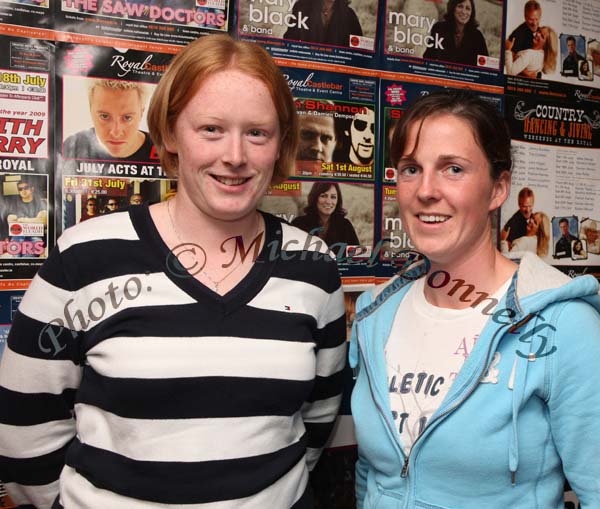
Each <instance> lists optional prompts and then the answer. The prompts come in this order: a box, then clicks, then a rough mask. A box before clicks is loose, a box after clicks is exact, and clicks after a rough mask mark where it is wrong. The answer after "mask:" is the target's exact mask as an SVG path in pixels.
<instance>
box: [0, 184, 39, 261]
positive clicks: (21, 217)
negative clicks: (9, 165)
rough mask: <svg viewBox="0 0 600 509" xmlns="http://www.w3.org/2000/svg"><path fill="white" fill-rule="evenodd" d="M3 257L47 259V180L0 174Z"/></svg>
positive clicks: (0, 246)
mask: <svg viewBox="0 0 600 509" xmlns="http://www.w3.org/2000/svg"><path fill="white" fill-rule="evenodd" d="M0 182H1V185H2V194H1V196H0V200H1V203H0V258H38V259H39V258H46V257H47V254H48V251H47V248H48V177H47V176H46V175H32V174H1V175H0Z"/></svg>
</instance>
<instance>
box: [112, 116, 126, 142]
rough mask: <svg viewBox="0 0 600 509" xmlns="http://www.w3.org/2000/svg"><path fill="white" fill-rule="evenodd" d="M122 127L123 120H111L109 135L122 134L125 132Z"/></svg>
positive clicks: (117, 136) (117, 135)
mask: <svg viewBox="0 0 600 509" xmlns="http://www.w3.org/2000/svg"><path fill="white" fill-rule="evenodd" d="M124 127H125V126H124V124H123V122H121V121H120V120H118V119H117V120H113V121H112V122H111V124H110V136H112V137H113V138H119V137H121V136H123V133H124V132H125V129H124Z"/></svg>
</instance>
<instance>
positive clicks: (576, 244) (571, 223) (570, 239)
mask: <svg viewBox="0 0 600 509" xmlns="http://www.w3.org/2000/svg"><path fill="white" fill-rule="evenodd" d="M578 226H579V220H578V219H577V216H562V217H553V218H552V242H553V245H554V250H553V254H552V256H553V257H554V258H571V259H573V260H577V259H581V253H582V251H583V246H582V243H581V240H580V239H579V232H578V231H577V228H578ZM574 248H575V250H574ZM586 258H587V256H586Z"/></svg>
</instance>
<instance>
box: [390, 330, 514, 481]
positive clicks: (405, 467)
mask: <svg viewBox="0 0 600 509" xmlns="http://www.w3.org/2000/svg"><path fill="white" fill-rule="evenodd" d="M501 330H502V327H500V328H499V329H498V330H496V332H495V333H494V335H493V336H492V339H491V340H490V344H489V346H488V350H487V353H486V356H485V359H486V361H485V362H484V363H483V369H482V370H481V371H480V372H479V374H478V375H477V378H476V380H481V377H482V376H483V375H484V374H485V372H486V370H487V369H489V368H488V365H489V363H490V353H491V350H492V346H493V344H494V340H495V339H496V336H497V335H498V333H499V332H500V331H501ZM478 385H479V384H478V383H477V382H475V383H473V384H471V386H470V387H469V390H468V391H467V392H466V393H465V394H464V395H463V396H462V398H460V399H459V400H458V401H457V402H456V403H454V404H453V405H451V406H450V407H449V408H447V409H446V410H444V411H443V412H442V413H441V414H440V415H438V416H437V417H436V418H435V419H434V420H433V421H431V422H429V423H427V426H426V427H425V429H424V430H423V433H421V434H420V435H419V436H418V437H417V438H416V440H415V441H414V442H413V445H412V447H411V448H410V451H408V454H407V455H406V458H405V460H404V465H403V466H402V472H401V473H400V477H403V478H406V477H408V470H409V462H410V457H411V455H412V452H413V449H414V448H415V445H416V444H417V442H418V441H419V440H420V439H421V437H422V436H423V434H424V432H425V430H426V429H427V428H429V427H431V426H432V425H433V424H435V423H436V422H437V421H439V420H440V419H441V418H442V417H446V416H447V415H448V414H450V413H451V412H453V411H454V410H456V408H458V407H459V406H460V405H462V404H463V403H464V401H465V400H466V399H467V398H468V397H469V396H470V395H471V394H473V392H474V391H475V389H476V388H477V386H478Z"/></svg>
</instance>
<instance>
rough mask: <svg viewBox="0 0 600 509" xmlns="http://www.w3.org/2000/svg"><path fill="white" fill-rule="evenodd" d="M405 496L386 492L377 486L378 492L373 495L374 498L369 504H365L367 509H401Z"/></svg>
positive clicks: (369, 500) (368, 500)
mask: <svg viewBox="0 0 600 509" xmlns="http://www.w3.org/2000/svg"><path fill="white" fill-rule="evenodd" d="M403 500H404V496H403V495H402V494H400V493H395V492H393V491H389V490H385V489H383V488H382V487H381V486H379V485H377V491H376V492H375V493H373V497H372V498H370V499H367V502H368V504H365V509H401V508H402V501H403Z"/></svg>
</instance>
